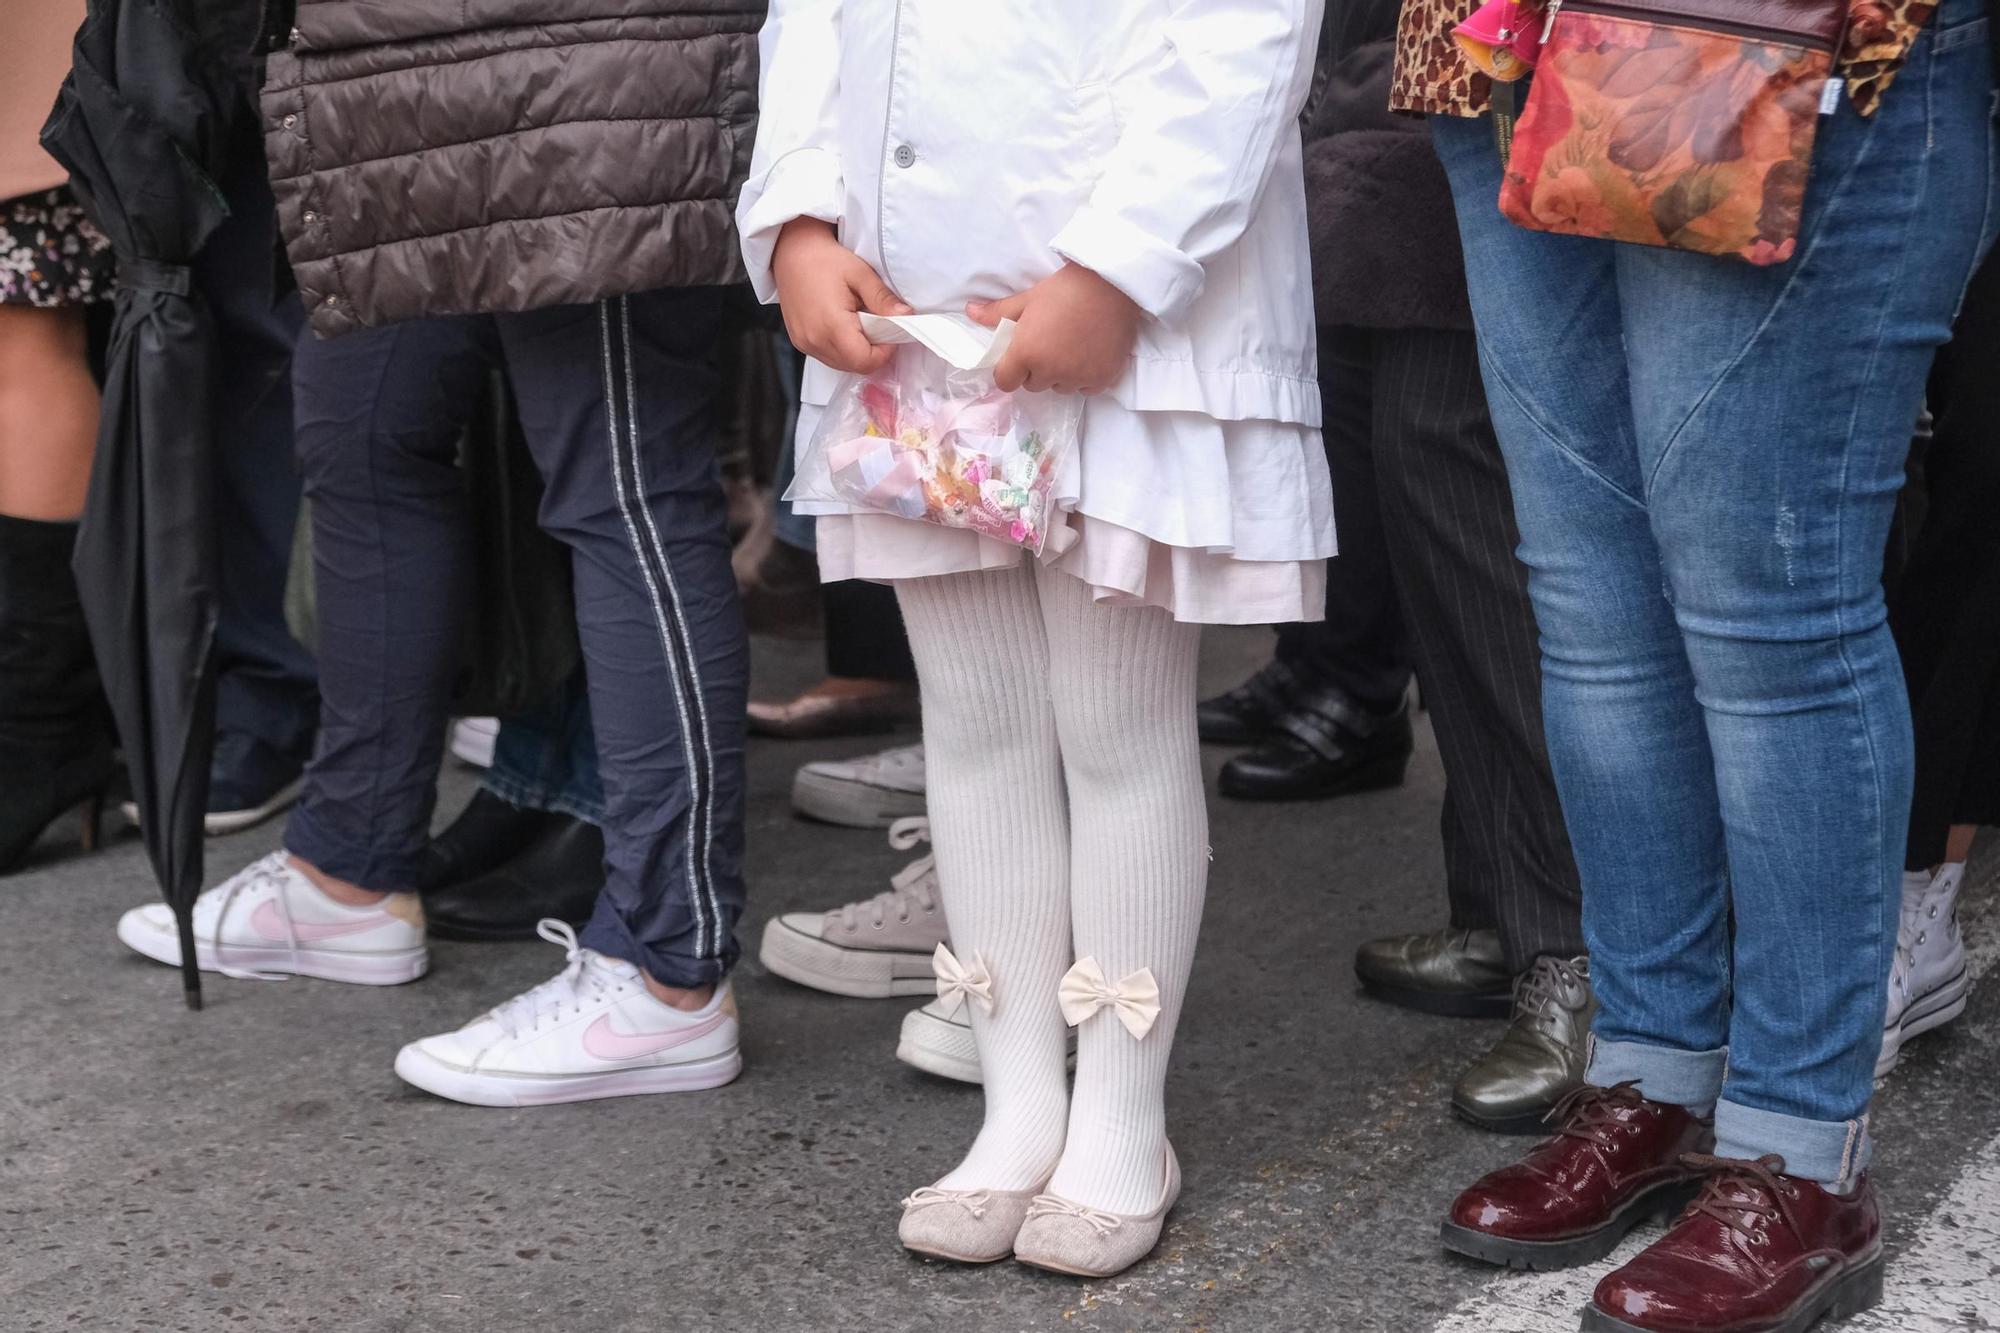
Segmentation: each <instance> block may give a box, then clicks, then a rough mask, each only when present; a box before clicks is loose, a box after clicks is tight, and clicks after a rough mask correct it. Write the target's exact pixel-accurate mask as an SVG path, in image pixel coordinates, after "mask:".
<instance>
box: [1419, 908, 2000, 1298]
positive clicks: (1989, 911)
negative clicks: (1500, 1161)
mask: <svg viewBox="0 0 2000 1333" xmlns="http://www.w3.org/2000/svg"><path fill="white" fill-rule="evenodd" d="M1980 878H1981V882H1980V883H1978V884H1971V883H1968V884H1967V885H1966V890H1967V892H1965V893H1963V894H1962V901H1964V904H1965V905H1964V908H1963V910H1962V911H1961V913H1960V916H1961V921H1962V924H1963V926H1964V929H1965V933H1966V941H1967V943H1966V968H1967V970H1968V971H1969V972H1970V973H1971V976H1972V979H1973V980H1974V981H1975V982H1977V981H1978V980H1979V978H1980V977H1981V976H1982V975H1983V974H1984V973H1985V972H1986V971H1987V970H1988V969H1989V968H1991V967H1992V966H1993V964H1994V962H1995V961H1996V960H2000V902H1996V899H2000V883H1996V882H1995V878H1994V876H1992V875H1991V874H1987V875H1982V876H1981V877H1980ZM1922 1040H1923V1038H1921V1037H1919V1038H1917V1041H1919V1042H1921V1041H1922ZM1659 1235H1660V1230H1659V1227H1658V1226H1657V1225H1651V1224H1649V1225H1646V1226H1642V1227H1640V1228H1639V1229H1638V1230H1637V1231H1636V1232H1634V1233H1633V1234H1632V1235H1630V1236H1627V1237H1626V1238H1625V1243H1624V1244H1622V1245H1620V1246H1619V1247H1618V1249H1617V1250H1615V1251H1614V1252H1613V1253H1612V1254H1611V1256H1610V1257H1609V1258H1607V1259H1604V1260H1601V1261H1600V1262H1598V1263H1595V1264H1592V1265H1590V1266H1588V1267H1585V1268H1572V1269H1566V1270H1564V1271H1563V1272H1560V1273H1529V1274H1519V1273H1507V1274H1502V1275H1500V1276H1498V1277H1495V1278H1494V1279H1493V1280H1492V1281H1490V1282H1488V1283H1487V1284H1486V1285H1485V1286H1484V1287H1483V1288H1481V1289H1480V1290H1479V1291H1477V1292H1475V1293H1474V1294H1473V1295H1471V1296H1468V1297H1467V1298H1466V1299H1465V1300H1463V1301H1460V1302H1459V1303H1458V1306H1457V1308H1455V1309H1454V1310H1452V1312H1451V1313H1450V1314H1448V1315H1446V1316H1445V1317H1444V1318H1443V1319H1441V1320H1439V1321H1438V1323H1437V1325H1436V1327H1435V1328H1434V1329H1433V1330H1432V1333H1575V1331H1576V1325H1577V1319H1578V1316H1579V1315H1580V1314H1581V1312H1582V1310H1583V1307H1584V1306H1585V1305H1586V1304H1588V1303H1589V1301H1590V1294H1591V1292H1593V1291H1595V1290H1596V1289H1597V1284H1598V1282H1599V1281H1601V1280H1602V1279H1603V1277H1604V1275H1605V1274H1606V1273H1609V1272H1610V1271H1611V1270H1612V1269H1614V1268H1617V1267H1618V1266H1619V1265H1621V1264H1623V1263H1625V1262H1626V1261H1627V1260H1629V1259H1631V1258H1632V1256H1633V1255H1635V1254H1637V1253H1638V1252H1639V1251H1640V1250H1641V1249H1643V1248H1644V1247H1645V1246H1646V1245H1649V1244H1651V1243H1652V1242H1653V1241H1654V1240H1655V1239H1657V1238H1658V1237H1659ZM1838 1327H1839V1328H1840V1329H1841V1330H1842V1333H1846V1330H1849V1329H1852V1330H1855V1333H1874V1331H1877V1330H1879V1331H1880V1333H1982V1331H1984V1330H2000V1138H1996V1139H1994V1140H1993V1141H1992V1142H1990V1143H1988V1144H1987V1145H1986V1146H1985V1147H1984V1148H1982V1149H1980V1150H1979V1152H1978V1153H1977V1154H1975V1155H1974V1157H1973V1158H1972V1159H1971V1161H1970V1162H1969V1163H1968V1164H1967V1166H1966V1167H1965V1169H1964V1170H1963V1172H1961V1174H1960V1175H1959V1178H1958V1180H1957V1181H1956V1182H1955V1183H1954V1184H1953V1185H1952V1187H1951V1189H1950V1191H1949V1192H1948V1193H1947V1194H1946V1195H1945V1197H1944V1199H1943V1200H1942V1201H1941V1202H1940V1203H1939V1204H1938V1205H1937V1207H1936V1208H1935V1209H1933V1210H1932V1211H1931V1214H1930V1216H1929V1217H1927V1218H1926V1219H1925V1220H1924V1222H1923V1225H1922V1227H1921V1228H1920V1229H1919V1230H1918V1232H1917V1234H1916V1236H1915V1238H1914V1239H1913V1240H1912V1241H1911V1242H1910V1245H1909V1248H1908V1249H1906V1250H1902V1251H1900V1252H1899V1253H1897V1254H1895V1255H1894V1256H1893V1257H1892V1259H1891V1262H1890V1264H1889V1272H1888V1284H1887V1287H1886V1289H1885V1290H1884V1292H1883V1297H1882V1304H1881V1305H1880V1306H1878V1307H1876V1308H1875V1309H1874V1310H1872V1311H1870V1312H1869V1313H1868V1314H1866V1315H1864V1316H1862V1317H1860V1318H1857V1319H1852V1320H1849V1321H1847V1322H1846V1323H1844V1324H1841V1325H1839V1326H1838Z"/></svg>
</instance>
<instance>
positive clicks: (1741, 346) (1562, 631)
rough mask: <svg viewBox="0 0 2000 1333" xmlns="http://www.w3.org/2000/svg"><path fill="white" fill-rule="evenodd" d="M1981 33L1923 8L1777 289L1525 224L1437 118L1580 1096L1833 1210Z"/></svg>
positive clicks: (1954, 9)
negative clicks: (1711, 1113)
mask: <svg viewBox="0 0 2000 1333" xmlns="http://www.w3.org/2000/svg"><path fill="white" fill-rule="evenodd" d="M1983 8H1984V5H1983V0H1945V4H1944V5H1943V8H1942V10H1941V11H1940V12H1939V14H1938V15H1937V16H1936V17H1935V18H1934V19H1933V20H1932V24H1931V28H1930V30H1929V31H1928V32H1927V33H1926V34H1925V35H1924V37H1923V38H1922V39H1921V40H1920V41H1919V42H1918V44H1917V46H1916V49H1915V52H1914V54H1913V55H1912V57H1911V59H1910V62H1909V64H1908V66H1907V67H1906V68H1905V69H1904V70H1903V72H1902V75H1901V77H1900V79H1898V81H1897V83H1896V86H1895V87H1894V88H1892V89H1891V90H1890V91H1889V93H1888V96H1887V98H1886V100H1885V101H1884V103H1883V105H1882V108H1881V110H1880V111H1879V112H1878V113H1877V114H1876V115H1875V116H1874V117H1873V118H1872V119H1869V120H1864V119H1862V118H1861V117H1859V116H1858V115H1856V114H1855V112H1854V109H1853V107H1852V106H1851V105H1849V104H1848V103H1847V102H1845V101H1843V102H1842V103H1841V105H1840V107H1839V109H1838V110H1837V111H1836V112H1835V113H1834V114H1833V115H1832V116H1830V117H1828V118H1826V119H1825V120H1823V121H1822V122H1821V132H1820V138H1819V146H1818V149H1817V152H1816V155H1815V160H1814V165H1813V179H1812V182H1811V186H1810V189H1809V191H1808V197H1807V201H1806V203H1807V206H1806V214H1805V218H1804V221H1803V232H1802V235H1801V238H1800V243H1799V250H1798V256H1797V258H1795V259H1794V260H1793V261H1792V262H1791V263H1789V264H1785V265H1782V266H1778V267H1773V268H1756V267H1752V266H1750V265H1747V264H1743V263H1739V262H1736V261H1733V260H1724V259H1715V258H1710V257H1706V256H1702V255H1694V254H1685V253H1678V252H1673V251H1667V250H1659V249H1651V248H1646V247H1641V246H1632V245H1619V244H1615V243H1612V242H1607V241H1598V240H1590V239H1583V238H1579V237H1564V236H1552V235H1547V234H1544V233H1539V232H1530V231H1525V230H1521V229H1518V228H1516V227H1514V226H1512V225H1511V224H1509V223H1508V222H1506V221H1505V220H1504V219H1503V218H1502V217H1501V216H1500V213H1499V211H1498V208H1497V207H1496V203H1495V200H1496V196H1497V195H1498V193H1499V188H1500V162H1499V158H1498V154H1497V152H1496V150H1495V148H1494V144H1493V135H1492V131H1491V127H1490V126H1489V125H1488V124H1487V123H1486V122H1484V121H1478V122H1474V121H1464V120H1444V119H1439V120H1436V121H1434V135H1435V140H1436V144H1437V148H1438V153H1439V156H1440V157H1441V158H1442V159H1443V161H1444V164H1445V169H1446V171H1447V173H1448V174H1449V176H1450V178H1451V184H1452V190H1453V194H1454V196H1455V198H1456V201H1457V205H1458V215H1459V226H1460V230H1461V233H1462V235H1463V238H1464V242H1465V253H1466V261H1467V269H1468V272H1469V275H1470V283H1471V292H1472V305H1473V313H1474V317H1475V319H1476V321H1477V324H1478V332H1479V343H1480V357H1481V368H1482V372H1483V375H1484V378H1485V381H1486V387H1487V393H1488V397H1489V398H1490V400H1491V403H1492V409H1493V420H1494V425H1495V427H1496V428H1497V430H1498V432H1499V436H1500V443H1501V447H1502V449H1503V451H1504V453H1505V455H1506V459H1507V472H1508V478H1509V480H1510V481H1511V482H1512V485H1513V490H1514V503H1515V511H1516V514H1517V516H1518V518H1519V520H1520V527H1521V558H1522V559H1523V560H1524V561H1525V562H1526V564H1527V565H1528V567H1529V570H1530V590H1531V594H1532V597H1533V601H1534V607H1535V618H1536V621H1537V622H1538V624H1539V626H1540V630H1541V636H1542V665H1543V699H1544V704H1545V708H1546V726H1547V729H1548V738H1549V751H1550V757H1551V759H1552V761H1553V764H1554V768H1555V776H1556V783H1557V787H1558V789H1559V791H1560V793H1561V796H1562V803H1563V811H1564V816H1565V819H1566V821H1567V822H1568V825H1569V830H1570V836H1571V838H1572V840H1573V841H1574V843H1575V848H1576V859H1577V863H1578V866H1579V868H1580V870H1581V872H1582V878H1583V914H1584V933H1585V937H1586V939H1587V941H1588V943H1589V946H1590V952H1591V959H1592V972H1593V977H1594V980H1595V983H1596V986H1597V992H1598V1000H1599V1004H1600V1009H1599V1012H1598V1017H1597V1021H1596V1027H1595V1031H1594V1034H1593V1039H1592V1046H1593V1051H1592V1058H1591V1065H1590V1072H1589V1079H1590V1081H1591V1082H1593V1083H1596V1084H1599V1085H1608V1084H1612V1083H1617V1082H1620V1081H1623V1080H1627V1079H1634V1080H1637V1081H1638V1083H1639V1085H1640V1087H1641V1088H1642V1089H1643V1090H1644V1091H1645V1092H1646V1094H1647V1095H1649V1096H1651V1097H1654V1098H1657V1099H1659V1100H1662V1101H1667V1102H1675V1103H1680V1104H1683V1105H1688V1106H1694V1107H1697V1108H1706V1106H1707V1105H1708V1104H1709V1103H1711V1102H1715V1103H1716V1111H1715V1127H1716V1137H1717V1140H1718V1151H1719V1152H1721V1153H1723V1154H1725V1155H1728V1156H1732V1157H1756V1156H1760V1155H1763V1154H1766V1153H1776V1154H1778V1155H1780V1156H1782V1157H1783V1158H1784V1159H1785V1162H1786V1164H1787V1168H1786V1169H1787V1170H1789V1171H1790V1172H1791V1173H1793V1174H1795V1175H1799V1176H1803V1177H1805V1178H1808V1179H1811V1180H1816V1181H1822V1182H1827V1183H1832V1184H1840V1183H1844V1182H1847V1181H1850V1180H1852V1179H1853V1178H1854V1177H1855V1176H1856V1175H1858V1174H1859V1173H1860V1171H1861V1170H1862V1169H1863V1167H1865V1165H1866V1164H1867V1161H1868V1158H1869V1154H1870V1151H1871V1149H1870V1144H1869V1140H1868V1133H1867V1110H1868V1101H1869V1095H1870V1092H1871V1091H1872V1075H1873V1070H1874V1064H1875V1057H1876V1055H1877V1053H1878V1051H1879V1049H1880V1043H1881V1039H1882V1020H1883V1011H1884V1007H1885V1004H1886V995H1885V992H1886V985H1885V980H1886V978H1887V976H1888V972H1889V963H1890V959H1891V955H1892V951H1893V949H1894V946H1895V935H1896V922H1897V904H1898V895H1899V888H1898V885H1899V878H1900V874H1901V871H1902V850H1903V840H1904V832H1905V828H1906V825H1907V822H1908V812H1909V803H1910V792H1911V773H1912V767H1913V762H1912V756H1911V740H1910V714H1909V704H1908V700H1907V698H1906V696H1905V693H1904V686H1903V678H1902V673H1901V671H1900V669H1899V667H1898V665H1897V658H1896V648H1895V644H1894V642H1893V641H1892V640H1891V639H1890V636H1889V630H1888V627H1887V624H1886V619H1885V613H1884V609H1883V599H1882V588H1881V573H1882V559H1883V552H1884V547H1885V545H1886V542H1887V537H1888V531H1889V523H1890V517H1891V511H1892V508H1893V506H1894V501H1895V497H1896V492H1897V490H1898V489H1899V488H1900V487H1901V485H1902V482H1903V464H1904V458H1905V454H1906V452H1907V450H1908V447H1909V441H1910V436H1911V431H1912V427H1913V425H1914V423H1915V421H1916V418H1917V414H1918V412H1919V410H1920V409H1921V407H1922V403H1923V393H1924V380H1925V376H1926V374H1927V372H1928V370H1929V368H1930V364H1931V359H1932V355H1933V353H1934V352H1935V350H1936V348H1937V347H1938V346H1939V344H1941V343H1943V342H1944V341H1945V339H1946V337H1947V335H1948V333H1949V331H1950V325H1951V318H1952V313H1953V310H1954V308H1955V307H1956V306H1957V304H1958V302H1959V299H1960V297H1961V295H1962V293H1963V291H1964V289H1965V286H1966V283H1967V281H1968V279H1969V278H1970V276H1971V274H1972V271H1973V267H1974V264H1975V262H1976V260H1977V257H1978V256H1979V254H1980V253H1981V251H1982V249H1983V247H1984V245H1985V244H1986V243H1988V242H1989V241H1990V237H1991V233H1992V231H1993V228H1994V224H1995V220H1996V216H2000V208H1996V190H1995V170H1994V165H1995V164H1994V152H1995V149H1994V127H1993V114H1994V100H1993V99H1994V94H1993V69H1992V60H1991V57H1990V55H1989V51H1988V44H1987V30H1986V21H1985V19H1984V18H1983V17H1982V13H1983ZM1732 914H1733V916H1734V926H1735V929H1734V938H1733V940H1732V936H1731V917H1732ZM1725 1073H1726V1078H1725Z"/></svg>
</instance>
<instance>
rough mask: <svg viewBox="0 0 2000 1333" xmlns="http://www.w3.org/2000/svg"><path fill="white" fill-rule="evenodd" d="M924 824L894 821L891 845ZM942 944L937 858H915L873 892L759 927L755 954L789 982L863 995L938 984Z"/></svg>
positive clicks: (924, 989) (900, 846)
mask: <svg viewBox="0 0 2000 1333" xmlns="http://www.w3.org/2000/svg"><path fill="white" fill-rule="evenodd" d="M929 837H930V823H929V821H927V820H923V819H899V820H897V821H896V823H895V825H894V826H893V827H891V828H890V830H889V845H890V846H892V847H894V848H895V849H896V850H897V851H901V852H906V851H908V850H910V849H911V848H912V847H914V846H916V845H917V843H918V842H920V841H924V840H927V839H929ZM944 942H945V927H944V903H943V902H942V900H941V899H940V898H939V896H938V878H937V858H936V857H934V856H921V857H918V858H917V859H916V860H914V861H912V862H910V864H908V865H906V866H904V867H903V868H902V869H901V870H899V871H897V872H896V873H895V874H894V875H893V876H891V877H890V880H889V887H888V888H887V889H885V890H884V891H883V892H881V893H878V894H876V895H875V896H874V897H873V898H869V899H865V900H864V901H862V902H858V903H848V904H847V905H846V906H845V907H836V908H834V909H833V910H832V911H830V912H787V913H786V914H785V915H783V916H780V917H774V918H772V919H771V920H770V921H768V922H766V923H765V925H764V942H763V945H762V946H761V947H760V948H759V949H758V951H757V957H758V959H759V961H761V962H762V963H763V964H764V966H765V967H768V968H770V969H771V970H772V971H773V972H775V973H777V974H778V975H779V976H781V977H783V978H785V979H786V980H787V981H796V982H798V983H799V984H800V985H801V986H811V987H812V988H813V989H814V990H823V991H827V992H829V993H831V994H834V995H852V996H856V997H859V998H861V999H882V998H885V997H887V996H891V995H928V994H931V993H933V992H935V991H936V990H937V973H936V970H935V968H934V967H933V965H932V963H931V955H932V954H933V953H935V952H936V951H937V947H938V945H940V944H943V943H944Z"/></svg>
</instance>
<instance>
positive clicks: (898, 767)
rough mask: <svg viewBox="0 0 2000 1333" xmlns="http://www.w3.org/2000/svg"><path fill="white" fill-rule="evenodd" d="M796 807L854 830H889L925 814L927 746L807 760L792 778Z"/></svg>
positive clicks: (812, 817) (816, 817) (814, 816)
mask: <svg viewBox="0 0 2000 1333" xmlns="http://www.w3.org/2000/svg"><path fill="white" fill-rule="evenodd" d="M792 809H794V810H796V811H798V813H800V814H802V815H804V816H805V817H806V818H808V819H817V820H821V821H823V822H825V823H828V824H844V825H846V826H847V827H849V828H887V827H888V826H889V825H891V824H894V823H895V822H896V821H897V820H899V819H910V818H914V817H917V816H921V815H922V814H923V813H924V747H923V746H922V745H920V744H919V745H902V746H898V747H896V748H895V749H893V750H883V751H881V752H880V753H877V754H865V755H862V756H861V757H860V758H859V759H826V760H821V761H820V762H819V763H816V764H807V765H805V766H804V767H802V768H801V769H799V771H798V774H797V775H796V776H795V777H793V779H792Z"/></svg>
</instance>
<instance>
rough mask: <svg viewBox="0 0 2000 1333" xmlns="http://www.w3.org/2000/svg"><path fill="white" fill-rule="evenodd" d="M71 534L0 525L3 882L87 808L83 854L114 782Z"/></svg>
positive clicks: (20, 522)
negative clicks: (50, 831)
mask: <svg viewBox="0 0 2000 1333" xmlns="http://www.w3.org/2000/svg"><path fill="white" fill-rule="evenodd" d="M75 548H76V524H74V523H37V522H34V521H33V520H30V519H24V518H8V517H6V516H5V515H0V874H5V873H7V872H8V871H10V870H14V869H16V868H18V867H19V865H20V863H21V860H22V858H24V857H25V856H27V854H28V851H29V849H30V848H32V847H33V846H34V845H35V843H36V842H37V841H38V840H39V839H40V838H41V836H42V833H43V831H44V830H46V829H47V828H48V826H49V825H50V824H53V823H54V822H55V821H56V820H57V819H59V818H61V817H62V816H63V815H64V814H65V813H67V812H68V811H70V810H72V809H74V808H76V807H77V806H79V805H82V806H84V821H83V845H84V849H85V850H86V851H88V850H91V849H92V848H94V847H95V846H96V845H97V822H98V814H99V811H100V810H101V808H102V806H103V803H104V795H105V792H106V791H107V790H108V789H109V788H110V786H111V783H112V779H113V777H114V776H115V775H116V771H117V765H116V763H115V761H114V759H113V756H112V743H111V727H110V722H109V718H108V715H107V712H106V709H105V705H104V696H103V690H102V688H101V687H100V685H99V683H98V679H97V660H96V658H94V657H93V656H92V655H91V651H90V637H89V635H88V634H87V633H86V632H85V630H84V627H83V604H82V603H81V602H80V601H78V600H77V593H76V578H75V576H74V575H72V574H71V573H70V568H69V560H70V555H71V553H72V552H73V551H74V550H75Z"/></svg>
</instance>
